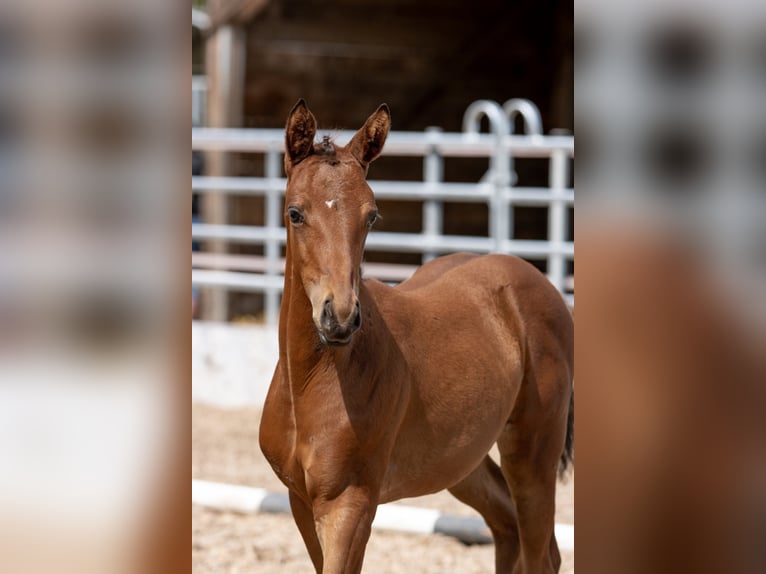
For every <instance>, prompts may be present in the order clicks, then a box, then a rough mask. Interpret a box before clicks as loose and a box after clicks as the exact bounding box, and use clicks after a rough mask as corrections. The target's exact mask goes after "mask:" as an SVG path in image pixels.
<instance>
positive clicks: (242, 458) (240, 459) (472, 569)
mask: <svg viewBox="0 0 766 574" xmlns="http://www.w3.org/2000/svg"><path fill="white" fill-rule="evenodd" d="M259 420H260V410H259V409H257V408H239V409H225V410H224V409H218V408H214V407H209V406H203V405H197V404H195V405H194V406H193V408H192V440H193V449H192V476H193V478H198V479H204V480H211V481H219V482H226V483H231V484H242V485H247V486H257V487H261V488H266V489H268V490H271V491H275V492H286V490H285V488H284V486H283V485H282V483H281V482H279V480H277V478H276V476H274V474H273V473H272V471H271V468H270V467H269V465H268V463H267V462H266V461H265V459H264V458H263V455H261V452H260V449H259V448H258V423H259ZM400 503H401V504H408V505H412V506H420V507H427V508H437V509H439V510H441V511H443V512H446V513H449V514H453V515H462V516H472V515H475V512H474V511H473V510H472V509H471V508H469V507H467V506H465V505H464V504H462V503H460V502H458V501H457V500H455V499H454V498H453V497H452V496H451V495H450V494H449V493H447V492H446V491H445V492H440V493H437V494H434V495H431V496H425V497H421V498H416V499H407V500H403V501H400ZM556 522H562V523H567V524H573V523H574V475H573V474H572V475H570V477H569V478H568V479H567V480H566V482H565V483H560V484H559V488H558V492H557V504H556ZM562 558H563V564H562V566H561V572H562V574H571V573H573V572H574V553H562ZM192 564H193V572H194V573H195V574H240V573H241V574H244V573H259V574H260V573H263V574H272V573H273V574H283V573H284V574H290V573H307V572H313V567H312V565H311V561H310V560H309V558H308V554H307V553H306V550H305V548H304V546H303V542H302V540H301V538H300V535H299V534H298V529H297V528H296V526H295V524H294V522H293V520H292V517H291V516H289V515H269V514H258V515H243V514H236V513H231V512H217V511H213V510H208V509H204V508H201V507H196V506H195V507H194V508H193V514H192ZM364 572H365V573H368V574H399V573H402V574H404V573H407V574H413V573H434V574H436V573H439V574H444V573H449V572H455V573H461V574H463V573H465V574H478V573H480V572H481V573H491V572H494V549H493V547H492V545H482V546H466V545H464V544H462V543H461V542H458V541H457V540H454V539H452V538H449V537H446V536H440V535H414V534H399V533H394V532H383V531H380V530H374V531H373V533H372V536H371V537H370V541H369V544H368V546H367V552H366V555H365V565H364Z"/></svg>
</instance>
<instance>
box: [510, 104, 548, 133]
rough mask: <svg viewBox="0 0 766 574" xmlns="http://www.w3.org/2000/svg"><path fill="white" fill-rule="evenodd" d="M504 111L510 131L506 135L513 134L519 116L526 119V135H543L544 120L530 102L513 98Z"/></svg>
mask: <svg viewBox="0 0 766 574" xmlns="http://www.w3.org/2000/svg"><path fill="white" fill-rule="evenodd" d="M503 111H504V112H505V117H506V119H507V121H508V125H509V131H507V132H505V133H510V134H513V126H514V122H513V120H514V119H515V117H516V116H517V115H519V114H521V117H522V118H524V131H525V134H526V135H535V136H539V135H542V133H543V120H542V118H541V117H540V110H538V109H537V106H536V105H535V104H533V103H532V102H531V101H529V100H525V99H523V98H513V99H510V100H508V101H507V102H505V103H504V104H503Z"/></svg>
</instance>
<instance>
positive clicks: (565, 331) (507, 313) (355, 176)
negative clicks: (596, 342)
mask: <svg viewBox="0 0 766 574" xmlns="http://www.w3.org/2000/svg"><path fill="white" fill-rule="evenodd" d="M390 122H391V119H390V113H389V110H388V107H387V106H386V105H385V104H384V105H381V106H380V107H379V108H378V109H377V111H376V112H375V113H373V114H372V115H371V116H370V117H369V118H368V119H367V121H366V123H365V124H364V126H363V127H362V128H361V129H360V130H359V131H358V132H357V133H356V134H355V135H354V137H353V138H352V139H351V141H350V142H349V143H348V145H347V146H345V147H336V146H335V145H334V144H333V143H332V142H331V141H330V140H329V139H328V138H325V140H324V141H323V142H322V143H320V144H314V137H315V134H316V120H315V119H314V116H313V114H312V113H311V112H310V111H309V110H308V108H307V107H306V104H305V103H304V102H303V100H300V101H299V102H298V103H297V104H296V105H295V107H294V108H293V110H292V111H291V112H290V115H289V118H288V120H287V134H286V144H287V145H286V154H285V170H286V172H287V192H286V197H285V205H286V211H285V226H286V227H287V252H286V270H285V287H284V296H283V299H282V309H281V313H280V319H279V363H278V364H277V367H276V371H275V372H274V378H273V380H272V382H271V387H270V389H269V393H268V397H267V398H266V403H265V406H264V410H263V418H262V421H261V428H260V444H261V449H262V450H263V452H264V454H265V455H266V458H267V459H268V460H269V462H270V463H271V465H272V467H273V469H274V471H275V472H276V474H277V475H278V476H279V478H280V479H281V480H282V481H283V482H284V483H285V484H286V485H287V487H288V488H289V491H290V504H291V507H292V511H293V516H294V517H295V521H296V523H297V525H298V529H299V530H300V532H301V535H302V536H303V540H304V542H305V544H306V547H307V548H308V551H309V554H310V556H311V560H312V562H313V563H314V566H315V568H316V570H317V572H323V573H339V572H360V571H361V568H362V561H363V558H364V551H365V545H366V544H367V540H368V538H369V536H370V527H371V524H372V521H373V518H374V517H375V512H376V508H377V505H378V504H380V503H384V502H389V501H392V500H397V499H399V498H403V497H412V496H419V495H423V494H429V493H433V492H437V491H439V490H442V489H445V488H446V489H448V490H449V491H450V492H451V493H452V494H453V495H454V496H456V497H457V498H458V499H459V500H461V501H463V502H465V503H466V504H469V505H470V506H472V507H473V508H475V509H476V510H477V511H478V512H479V513H480V514H481V515H482V516H483V517H484V519H485V520H486V522H487V524H488V526H489V528H490V529H491V531H492V534H493V537H494V540H495V546H496V548H495V561H496V570H497V572H523V573H549V572H555V571H558V568H559V565H560V562H561V558H560V556H559V551H558V546H557V545H556V539H555V537H554V534H553V527H554V495H555V489H556V479H557V467H559V466H560V467H561V468H562V469H564V468H565V467H566V464H567V462H569V461H571V460H572V434H573V406H574V402H573V390H572V376H573V346H574V333H573V323H572V318H571V316H570V314H569V311H568V309H567V307H566V305H565V303H564V301H563V299H562V297H561V295H560V294H559V293H558V292H557V291H556V289H555V288H554V287H553V286H552V285H551V284H550V283H549V282H548V280H547V279H546V278H545V276H544V275H542V274H541V273H540V272H539V271H537V270H536V269H535V268H534V267H533V266H532V265H530V264H529V263H526V262H524V261H523V260H521V259H518V258H516V257H512V256H507V255H485V256H482V257H479V256H474V255H467V254H458V255H451V256H447V257H442V258H440V259H437V260H435V261H433V262H431V263H428V264H427V265H424V266H423V267H421V268H420V269H419V270H418V272H417V273H416V274H415V275H414V276H413V277H412V278H411V279H409V280H408V281H405V282H404V283H402V284H401V285H399V286H398V287H393V288H392V287H389V286H387V285H384V284H382V283H380V282H378V281H374V280H362V277H361V271H360V266H361V262H362V254H363V250H364V243H365V240H366V237H367V232H368V230H369V229H370V228H371V227H372V225H373V223H374V222H375V220H376V219H377V218H378V211H377V208H376V206H375V198H374V196H373V193H372V190H371V189H370V187H369V186H368V185H367V182H366V181H365V177H366V174H367V167H368V165H369V163H370V162H371V161H372V160H374V159H375V158H376V157H377V156H378V154H380V152H381V150H382V148H383V144H384V142H385V140H386V136H387V135H388V130H389V126H390ZM495 442H496V443H497V446H498V449H499V452H500V457H501V464H500V466H498V465H497V464H495V462H493V461H492V459H491V458H490V457H489V455H488V454H487V453H488V451H489V450H490V448H491V447H492V445H493V444H494V443H495Z"/></svg>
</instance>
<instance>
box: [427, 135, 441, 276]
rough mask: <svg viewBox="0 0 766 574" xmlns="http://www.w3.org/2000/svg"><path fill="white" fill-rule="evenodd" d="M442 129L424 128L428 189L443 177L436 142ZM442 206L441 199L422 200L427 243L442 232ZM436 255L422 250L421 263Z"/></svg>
mask: <svg viewBox="0 0 766 574" xmlns="http://www.w3.org/2000/svg"><path fill="white" fill-rule="evenodd" d="M441 133H442V129H441V128H439V127H429V128H426V138H427V139H428V141H429V143H431V145H430V147H429V149H428V152H427V153H426V155H425V156H424V158H423V181H424V182H425V183H426V184H429V186H428V187H429V189H437V188H438V186H439V183H441V181H442V180H443V179H444V158H442V156H441V155H439V150H438V149H437V146H436V142H437V141H438V138H439V135H440V134H441ZM443 214H444V212H443V207H442V202H441V200H438V199H427V200H426V201H424V202H423V234H424V235H425V236H426V239H427V241H428V242H429V243H431V241H432V240H433V238H435V237H438V236H439V235H441V233H442V224H443V219H444V216H443ZM437 256H438V253H437V252H436V251H424V252H423V259H422V262H423V263H428V262H429V261H431V260H432V259H435V258H436V257H437Z"/></svg>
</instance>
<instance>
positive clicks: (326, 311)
mask: <svg viewBox="0 0 766 574" xmlns="http://www.w3.org/2000/svg"><path fill="white" fill-rule="evenodd" d="M322 318H323V319H331V318H332V299H325V301H324V305H323V306H322Z"/></svg>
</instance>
